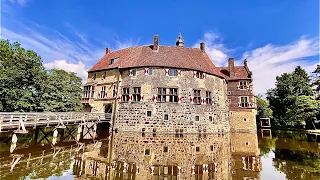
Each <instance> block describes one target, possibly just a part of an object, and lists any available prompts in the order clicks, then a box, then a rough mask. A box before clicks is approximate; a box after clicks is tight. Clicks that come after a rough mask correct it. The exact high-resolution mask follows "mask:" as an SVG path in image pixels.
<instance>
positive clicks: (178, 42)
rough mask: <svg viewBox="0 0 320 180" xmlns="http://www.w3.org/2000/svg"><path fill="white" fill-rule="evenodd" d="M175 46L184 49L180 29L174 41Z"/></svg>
mask: <svg viewBox="0 0 320 180" xmlns="http://www.w3.org/2000/svg"><path fill="white" fill-rule="evenodd" d="M176 46H179V47H184V40H183V37H182V33H181V29H180V33H179V36H178V39H177V40H176Z"/></svg>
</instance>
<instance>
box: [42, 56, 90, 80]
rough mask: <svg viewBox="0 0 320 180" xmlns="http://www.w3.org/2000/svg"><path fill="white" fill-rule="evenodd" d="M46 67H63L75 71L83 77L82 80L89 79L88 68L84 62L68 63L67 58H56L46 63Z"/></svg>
mask: <svg viewBox="0 0 320 180" xmlns="http://www.w3.org/2000/svg"><path fill="white" fill-rule="evenodd" d="M44 67H46V68H47V69H53V68H55V69H63V70H65V71H68V72H74V73H76V74H77V75H78V76H79V77H81V78H82V80H83V81H84V80H86V79H87V75H88V73H87V70H86V66H85V65H84V64H83V63H82V62H80V61H79V62H78V63H68V62H67V61H66V60H54V61H53V62H49V63H45V64H44Z"/></svg>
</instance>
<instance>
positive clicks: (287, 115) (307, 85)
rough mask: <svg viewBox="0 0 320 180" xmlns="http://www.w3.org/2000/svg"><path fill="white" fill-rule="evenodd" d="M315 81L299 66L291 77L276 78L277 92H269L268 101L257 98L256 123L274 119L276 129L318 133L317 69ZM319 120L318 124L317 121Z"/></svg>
mask: <svg viewBox="0 0 320 180" xmlns="http://www.w3.org/2000/svg"><path fill="white" fill-rule="evenodd" d="M313 73H314V77H315V78H314V79H313V80H312V78H311V77H310V76H309V75H308V73H307V72H306V71H305V70H304V69H302V68H301V67H300V66H298V67H296V68H295V70H294V71H293V72H292V73H283V74H282V75H281V76H277V78H276V84H275V88H272V89H269V90H268V91H267V100H268V101H266V100H264V99H262V98H261V97H257V109H258V116H257V120H259V119H260V118H261V117H266V118H271V119H272V121H271V124H272V126H273V127H282V128H298V129H319V128H320V127H319V125H320V124H319V121H318V120H319V119H320V95H319V94H317V93H315V92H319V90H320V80H319V73H320V67H319V66H318V67H317V68H316V70H315V71H314V72H313ZM317 119H318V120H317Z"/></svg>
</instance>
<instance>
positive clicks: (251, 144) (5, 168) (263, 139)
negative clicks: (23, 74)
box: [0, 130, 320, 180]
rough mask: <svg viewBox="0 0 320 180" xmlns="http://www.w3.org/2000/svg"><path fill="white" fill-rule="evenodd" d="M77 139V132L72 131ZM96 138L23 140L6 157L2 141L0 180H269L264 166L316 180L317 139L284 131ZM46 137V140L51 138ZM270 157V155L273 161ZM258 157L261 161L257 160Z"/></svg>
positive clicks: (101, 135) (103, 135)
mask: <svg viewBox="0 0 320 180" xmlns="http://www.w3.org/2000/svg"><path fill="white" fill-rule="evenodd" d="M74 133H75V134H74V136H75V137H76V136H77V134H78V132H77V131H75V132H74ZM106 134H107V132H103V133H99V131H97V139H96V140H94V141H93V140H90V139H82V140H81V141H80V142H78V143H76V142H75V141H73V140H72V139H70V140H66V141H61V140H60V139H59V137H58V139H57V144H56V145H55V146H51V145H50V144H49V143H48V144H43V143H42V144H40V145H39V144H33V143H30V142H32V138H33V136H32V135H30V134H29V136H28V135H25V136H26V137H29V139H30V140H29V141H28V140H27V139H28V138H24V140H25V141H26V140H27V142H29V146H26V144H25V143H21V142H19V141H18V142H17V143H16V146H17V148H16V150H15V151H14V153H10V152H9V150H10V143H9V144H8V143H6V142H7V139H10V140H11V137H3V135H2V136H1V137H0V138H1V139H0V140H1V142H2V144H1V145H5V144H7V145H5V146H3V147H4V148H1V155H0V158H1V159H0V160H1V167H0V178H1V179H2V178H3V179H5V178H6V179H19V178H22V179H24V178H31V179H36V178H48V177H50V176H64V177H67V176H70V177H71V178H84V179H168V180H174V179H241V180H243V179H270V177H271V176H270V174H268V173H263V172H264V171H265V172H268V171H270V169H268V168H264V167H269V166H267V165H266V164H265V163H267V162H268V161H266V159H268V160H269V159H270V157H274V158H273V159H270V160H271V162H272V166H270V167H272V168H273V171H272V172H274V173H279V172H283V173H285V175H286V178H287V179H308V180H311V179H319V177H320V175H319V173H320V170H319V165H320V152H319V143H318V138H319V137H313V136H312V137H310V135H307V134H301V133H293V132H285V131H272V132H271V131H267V130H263V131H259V133H258V136H259V141H258V136H257V134H253V133H228V134H206V135H204V134H202V135H198V134H187V135H186V134H184V135H165V134H139V133H128V132H126V133H120V132H119V133H114V134H113V136H110V137H106ZM49 138H50V137H49ZM271 154H272V156H271ZM261 157H262V158H261Z"/></svg>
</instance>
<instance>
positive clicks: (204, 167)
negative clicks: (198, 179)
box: [202, 164, 208, 173]
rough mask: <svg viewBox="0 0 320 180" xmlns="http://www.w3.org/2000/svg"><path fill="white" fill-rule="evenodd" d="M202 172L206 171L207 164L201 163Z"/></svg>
mask: <svg viewBox="0 0 320 180" xmlns="http://www.w3.org/2000/svg"><path fill="white" fill-rule="evenodd" d="M202 172H203V173H206V172H208V164H203V165H202Z"/></svg>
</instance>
